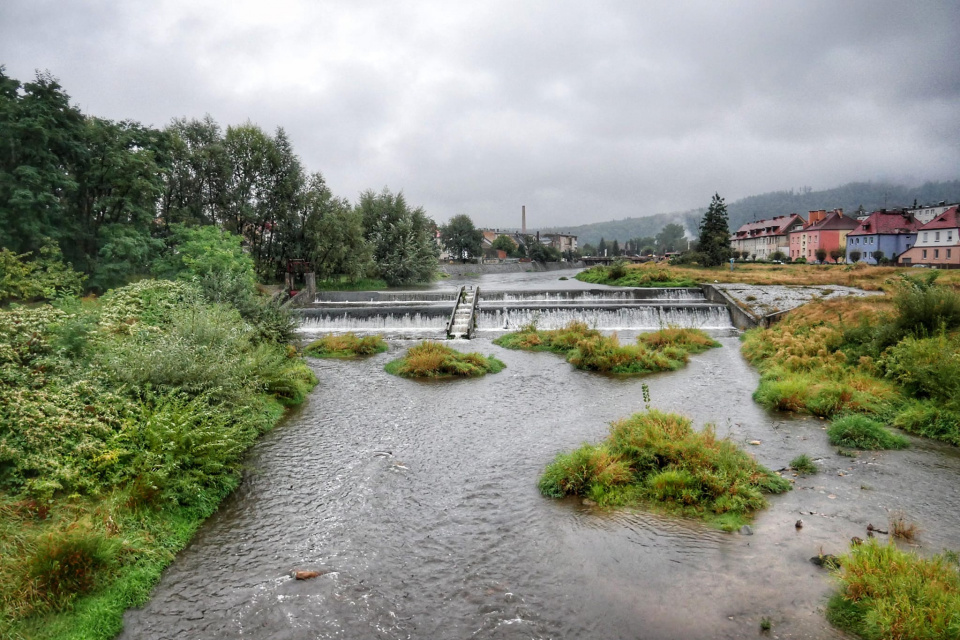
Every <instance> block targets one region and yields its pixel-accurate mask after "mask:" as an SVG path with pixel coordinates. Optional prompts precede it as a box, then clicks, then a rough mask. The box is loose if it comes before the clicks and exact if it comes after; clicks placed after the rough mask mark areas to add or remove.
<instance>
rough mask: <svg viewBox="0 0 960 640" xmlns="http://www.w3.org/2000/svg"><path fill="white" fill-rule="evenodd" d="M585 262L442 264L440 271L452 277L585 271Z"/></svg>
mask: <svg viewBox="0 0 960 640" xmlns="http://www.w3.org/2000/svg"><path fill="white" fill-rule="evenodd" d="M585 266H586V265H585V264H584V263H583V262H503V263H500V264H475V263H470V264H441V265H440V271H442V272H443V273H446V274H447V275H451V276H462V275H464V274H466V273H526V272H527V271H560V270H563V269H583V268H584V267H585Z"/></svg>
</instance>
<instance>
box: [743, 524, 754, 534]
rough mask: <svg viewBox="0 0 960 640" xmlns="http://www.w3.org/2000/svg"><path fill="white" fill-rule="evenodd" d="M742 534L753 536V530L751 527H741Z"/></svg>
mask: <svg viewBox="0 0 960 640" xmlns="http://www.w3.org/2000/svg"><path fill="white" fill-rule="evenodd" d="M740 534H741V535H744V536H752V535H753V529H752V528H751V527H750V525H748V524H745V525H743V526H742V527H740Z"/></svg>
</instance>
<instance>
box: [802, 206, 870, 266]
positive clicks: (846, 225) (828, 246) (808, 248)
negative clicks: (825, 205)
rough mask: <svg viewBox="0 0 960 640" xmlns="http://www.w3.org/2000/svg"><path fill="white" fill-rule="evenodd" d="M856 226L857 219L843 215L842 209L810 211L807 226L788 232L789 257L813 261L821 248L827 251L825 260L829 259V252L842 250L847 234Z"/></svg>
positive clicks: (857, 224)
mask: <svg viewBox="0 0 960 640" xmlns="http://www.w3.org/2000/svg"><path fill="white" fill-rule="evenodd" d="M858 226H860V223H859V222H858V221H857V220H855V219H854V218H849V217H847V216H844V215H843V209H835V210H833V211H830V212H829V213H828V212H827V211H825V210H824V209H820V210H818V211H811V212H810V221H809V222H808V223H807V226H805V227H803V228H802V229H800V230H798V231H793V232H791V233H790V258H791V259H792V260H796V259H798V258H804V259H805V260H806V261H807V262H813V261H815V260H816V259H817V250H818V249H823V250H824V251H826V252H827V260H831V259H832V258H830V257H829V256H830V252H831V251H833V250H834V249H840V250H841V251H843V250H844V246H845V244H846V240H847V234H848V233H850V232H851V231H853V230H854V229H856V228H857V227H858Z"/></svg>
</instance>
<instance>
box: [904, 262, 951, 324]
mask: <svg viewBox="0 0 960 640" xmlns="http://www.w3.org/2000/svg"><path fill="white" fill-rule="evenodd" d="M938 275H939V272H937V271H931V272H930V273H929V274H928V275H926V276H925V277H916V276H914V277H909V276H902V277H901V281H900V283H899V286H898V288H897V292H896V294H895V295H894V298H893V303H894V306H895V307H896V310H897V318H896V326H897V328H898V329H899V330H900V331H901V332H902V333H904V334H911V335H915V336H919V337H926V336H932V335H934V334H936V333H937V332H939V331H949V330H951V329H955V328H957V327H960V293H957V292H956V291H955V290H953V289H952V288H949V287H942V286H938V285H936V284H935V280H936V279H937V276H938Z"/></svg>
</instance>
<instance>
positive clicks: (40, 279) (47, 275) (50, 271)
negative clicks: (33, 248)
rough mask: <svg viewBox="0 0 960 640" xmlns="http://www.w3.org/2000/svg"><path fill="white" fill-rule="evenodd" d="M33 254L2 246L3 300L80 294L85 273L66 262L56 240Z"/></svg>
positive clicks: (0, 289) (0, 293) (0, 301)
mask: <svg viewBox="0 0 960 640" xmlns="http://www.w3.org/2000/svg"><path fill="white" fill-rule="evenodd" d="M31 255H32V254H30V253H24V254H20V255H17V254H15V253H14V252H12V251H10V250H9V249H0V304H3V303H6V302H9V301H11V300H21V301H24V302H31V301H37V300H52V299H53V298H55V297H57V296H78V295H80V293H81V292H82V291H83V282H84V280H86V276H84V275H83V274H81V273H78V272H76V271H74V270H73V267H72V266H71V265H67V264H64V262H63V255H62V254H61V253H60V249H59V247H57V245H56V244H54V243H48V244H47V245H46V246H44V247H43V248H41V249H40V255H39V256H37V257H36V258H35V259H33V260H30V256H31Z"/></svg>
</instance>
